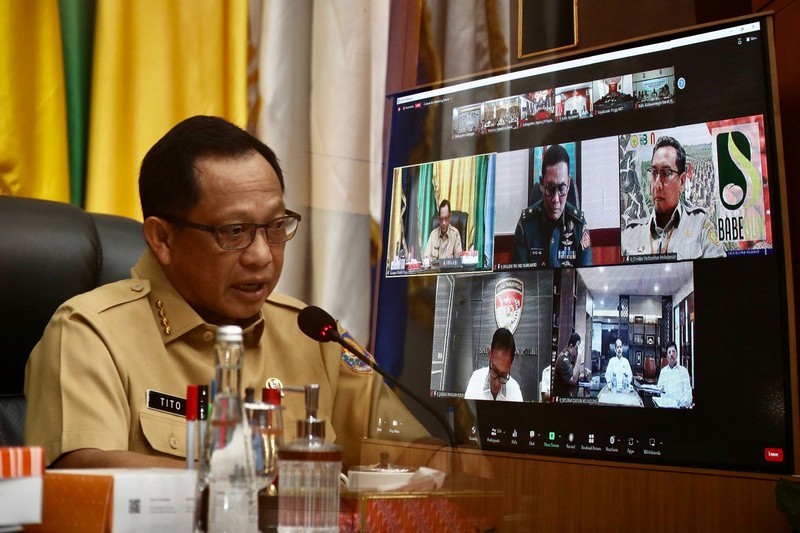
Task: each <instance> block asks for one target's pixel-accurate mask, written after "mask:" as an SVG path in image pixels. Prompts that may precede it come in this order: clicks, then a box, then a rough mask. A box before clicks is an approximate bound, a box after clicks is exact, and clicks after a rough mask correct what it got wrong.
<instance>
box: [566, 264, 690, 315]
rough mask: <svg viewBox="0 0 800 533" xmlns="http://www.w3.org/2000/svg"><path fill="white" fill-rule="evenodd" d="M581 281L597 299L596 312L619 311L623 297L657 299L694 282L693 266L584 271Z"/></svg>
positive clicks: (580, 271) (650, 266)
mask: <svg viewBox="0 0 800 533" xmlns="http://www.w3.org/2000/svg"><path fill="white" fill-rule="evenodd" d="M578 278H579V279H581V280H582V281H583V283H584V284H585V285H586V287H587V288H588V290H589V294H590V295H591V296H592V298H593V299H594V310H595V312H597V311H616V309H617V305H618V303H619V295H620V294H629V295H640V296H655V295H668V294H675V293H677V292H678V291H679V290H680V288H681V287H683V286H684V285H686V284H687V283H688V282H689V281H691V279H692V263H691V262H684V263H667V264H652V265H620V266H612V267H594V268H582V269H579V270H578Z"/></svg>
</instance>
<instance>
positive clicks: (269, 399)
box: [261, 387, 281, 405]
mask: <svg viewBox="0 0 800 533" xmlns="http://www.w3.org/2000/svg"><path fill="white" fill-rule="evenodd" d="M261 401H262V402H266V403H271V404H273V405H280V404H281V390H280V389H270V388H267V387H264V388H263V389H261Z"/></svg>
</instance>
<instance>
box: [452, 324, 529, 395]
mask: <svg viewBox="0 0 800 533" xmlns="http://www.w3.org/2000/svg"><path fill="white" fill-rule="evenodd" d="M516 350H517V345H516V343H515V342H514V335H512V334H511V332H510V331H508V330H507V329H506V328H499V329H498V330H497V331H495V332H494V335H493V336H492V346H491V348H489V366H485V367H483V368H479V369H478V370H476V371H475V372H473V373H472V377H471V378H470V379H469V384H468V385H467V391H466V392H465V393H464V398H466V399H467V400H505V401H509V402H521V401H522V390H520V388H519V383H517V382H516V380H515V379H514V378H512V377H511V365H512V364H513V363H514V352H516Z"/></svg>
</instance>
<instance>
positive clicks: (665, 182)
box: [620, 136, 725, 261]
mask: <svg viewBox="0 0 800 533" xmlns="http://www.w3.org/2000/svg"><path fill="white" fill-rule="evenodd" d="M647 174H648V176H649V178H650V193H651V196H652V199H653V212H652V213H651V215H650V217H648V218H645V219H641V220H632V221H630V222H628V224H626V226H625V227H624V228H623V229H622V235H621V237H620V238H621V244H620V247H621V250H622V255H623V256H626V257H627V256H635V255H649V256H661V255H674V257H675V259H677V260H685V259H697V258H700V257H704V258H705V257H725V248H724V247H723V245H722V244H721V243H720V241H719V238H718V237H717V231H716V228H715V227H714V222H713V221H712V220H711V219H710V218H709V216H708V214H707V213H706V211H705V209H703V208H702V207H698V206H691V205H688V204H686V203H684V202H682V201H681V199H680V198H681V192H682V191H683V189H684V185H685V183H686V151H685V150H684V148H683V146H681V144H680V143H679V142H678V141H677V140H676V139H674V138H672V137H668V136H664V137H661V138H659V139H658V140H657V141H656V145H655V146H654V147H653V158H652V160H651V163H650V168H649V169H648V171H647ZM628 260H629V261H630V259H628Z"/></svg>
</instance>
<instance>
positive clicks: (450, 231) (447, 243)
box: [422, 200, 462, 259]
mask: <svg viewBox="0 0 800 533" xmlns="http://www.w3.org/2000/svg"><path fill="white" fill-rule="evenodd" d="M461 252H462V249H461V234H460V233H459V232H458V230H457V229H456V228H455V227H454V226H451V225H450V202H449V201H447V200H442V201H441V202H440V203H439V227H437V228H434V230H433V231H431V234H430V235H429V236H428V242H427V243H426V244H425V251H424V252H423V254H422V257H427V258H429V259H449V258H451V257H461Z"/></svg>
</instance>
